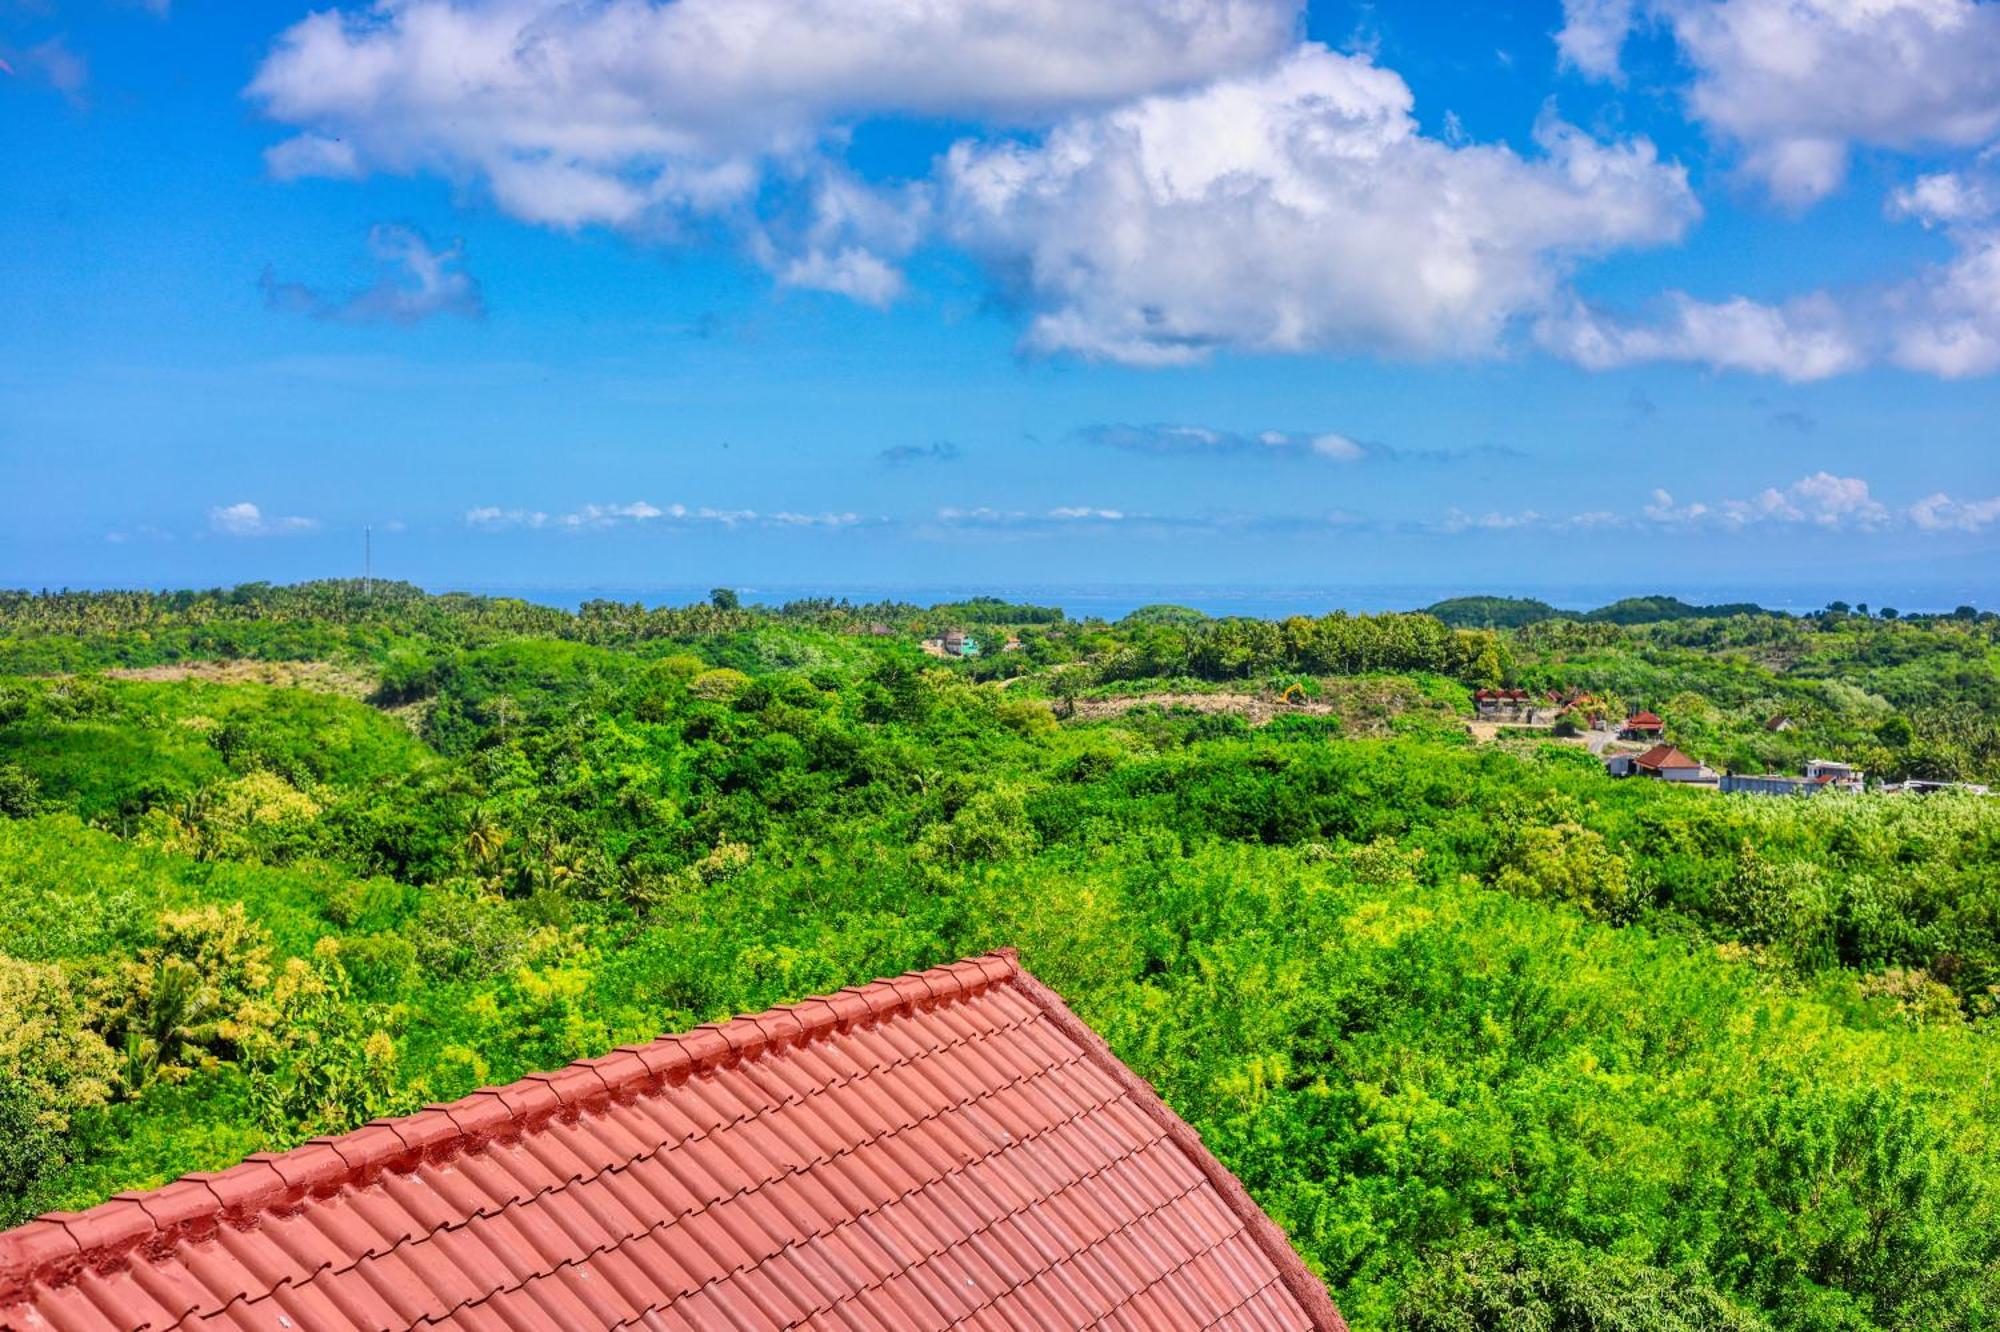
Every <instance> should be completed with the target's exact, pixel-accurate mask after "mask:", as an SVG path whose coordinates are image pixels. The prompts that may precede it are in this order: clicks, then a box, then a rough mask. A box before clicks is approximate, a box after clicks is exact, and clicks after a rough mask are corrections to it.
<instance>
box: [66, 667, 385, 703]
mask: <svg viewBox="0 0 2000 1332" xmlns="http://www.w3.org/2000/svg"><path fill="white" fill-rule="evenodd" d="M103 674H104V676H105V678H107V679H111V680H150V681H154V682H156V683H163V684H165V683H172V682H174V681H177V680H199V681H202V682H203V683H206V684H261V685H272V686H275V687H276V688H279V689H313V690H317V691H318V692H320V693H323V694H341V695H344V696H345V697H347V698H366V697H368V696H369V695H370V694H372V693H374V692H375V677H374V676H372V675H370V674H369V673H368V672H367V671H364V670H361V669H360V668H358V667H354V666H336V665H334V664H333V663H332V662H329V661H245V660H240V659H237V660H228V661H176V662H169V663H166V664H164V665H160V666H131V667H124V668H120V669H117V670H109V671H105V672H104V673H103Z"/></svg>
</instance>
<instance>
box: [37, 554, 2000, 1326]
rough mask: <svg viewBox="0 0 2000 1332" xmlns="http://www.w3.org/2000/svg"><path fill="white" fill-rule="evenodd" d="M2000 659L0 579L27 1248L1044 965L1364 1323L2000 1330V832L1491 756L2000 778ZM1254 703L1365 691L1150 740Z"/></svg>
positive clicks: (1825, 621)
mask: <svg viewBox="0 0 2000 1332" xmlns="http://www.w3.org/2000/svg"><path fill="white" fill-rule="evenodd" d="M952 624H964V625H968V626H970V625H980V626H986V625H994V626H1001V627H1004V628H1005V629H1007V630H1008V631H1009V632H1010V633H1012V634H1013V635H1016V636H1018V639H1019V643H1020V648H1019V650H1018V651H1014V652H1005V653H999V652H994V653H989V655H987V656H985V657H981V658H979V659H977V660H974V661H966V662H942V661H938V660H936V659H933V658H930V657H927V656H925V655H924V654H923V653H922V652H921V651H920V650H919V648H918V646H917V640H918V639H919V638H920V637H922V636H924V635H925V634H928V633H931V632H934V631H936V630H937V629H940V628H943V627H949V626H950V625H952ZM981 637H982V638H983V639H987V640H989V641H990V640H992V639H995V638H998V637H1001V636H1000V635H991V634H984V633H982V635H981ZM1996 661H2000V657H1997V656H1996V627H1995V625H1994V624H1993V623H1992V622H1991V621H1982V620H1980V619H1979V618H1978V617H1971V618H1965V617H1960V618H1952V617H1942V618H1939V619H1935V620H1926V621H1921V622H1909V621H1897V622H1888V621H1884V620H1881V619H1880V618H1878V617H1874V616H1869V617H1862V616H1860V615H1858V614H1855V613H1851V612H1835V613H1829V614H1827V615H1823V616H1816V617H1809V618H1805V619H1789V618H1784V617H1772V616H1762V615H1758V616H1750V615H1733V616H1730V617H1728V618H1724V619H1679V618H1676V619H1671V620H1667V621H1664V622H1659V623H1649V624H1644V625H1635V626H1626V625H1621V624H1618V623H1613V622H1608V621H1598V622H1587V623H1586V622H1580V621H1576V620H1551V621H1546V622H1540V623H1536V624H1534V625H1532V626H1530V627H1526V628H1521V629H1518V630H1505V631H1494V630H1489V629H1485V628H1474V629H1456V630H1455V629H1453V628H1451V627H1449V626H1447V625H1445V624H1443V623H1442V622H1440V621H1439V620H1438V619H1436V618H1434V617H1431V616H1425V615H1407V616H1378V617H1346V616H1335V617H1327V618H1325V619H1319V620H1303V619H1301V620H1291V621H1285V622H1283V623H1276V624H1274V623H1268V622H1261V621H1237V620H1213V619H1210V618H1208V617H1205V616H1201V615H1199V614H1197V613H1194V612H1186V611H1182V610H1179V609H1177V608H1171V607H1156V608H1149V609H1148V611H1147V612H1146V613H1143V614H1141V615H1139V616H1135V617H1133V619H1132V620H1131V621H1129V622H1126V623H1123V624H1119V625H1105V624H1097V623H1088V624H1076V623H1071V622H1069V621H1067V620H1066V619H1064V618H1063V617H1062V616H1061V614H1060V613H1059V612H1055V611H1052V610H1048V609H1045V608H1021V609H1020V610H1019V611H1018V612H1017V613H1014V614H1009V613H1008V611H1007V608H1005V607H1004V606H1001V605H998V604H996V603H991V602H979V603H968V604H966V605H963V606H958V607H943V608H930V609H923V608H918V607H912V606H896V605H882V606H866V607H862V606H849V605H846V604H844V603H834V602H812V603H801V604H798V605H794V606H791V607H787V608H784V609H782V610H778V611H765V610H758V609H755V608H745V607H743V606H741V605H739V604H736V602H735V599H734V598H731V597H727V596H723V595H720V594H719V595H718V596H717V597H716V598H714V600H713V601H712V602H711V603H710V604H707V605H703V606H696V607H686V608H678V609H668V610H645V609H642V608H639V607H633V606H621V605H615V604H611V603H599V604H594V605H591V606H586V607H585V608H583V610H582V611H581V612H580V613H578V614H575V615H571V614H567V613H564V612H560V611H555V610H550V609H547V608H542V607H533V606H528V605H525V604H523V603H518V602H506V601H489V600H482V599H475V598H463V597H428V596H425V595H423V594H421V593H419V592H417V591H415V590H414V589H409V588H403V587H395V586H390V587H380V586H378V587H376V588H374V589H369V590H367V591H366V592H364V590H363V589H361V588H359V587H357V586H355V585H352V584H321V585H311V586H307V587H303V588H296V589H289V588H263V587H257V588H245V589H237V590H235V591H232V592H226V593H201V594H193V593H191V594H172V595H150V594H93V595H77V596H67V595H65V596H50V597H35V596H26V595H20V596H15V597H11V598H7V597H0V673H3V674H0V921H4V922H5V923H4V924H0V1222H11V1221H15V1220H19V1219H21V1218H22V1217H24V1216H26V1215H29V1214H31V1213H33V1212H34V1211H37V1210H41V1209H45V1208H51V1207H58V1206H82V1205H87V1204H89V1203H91V1202H94V1201H96V1200H98V1199H101V1198H103V1197H105V1196H107V1195H108V1194H109V1193H111V1192H113V1191H115V1190H119V1189H124V1188H130V1187H143V1186H148V1185H152V1184H157V1183H159V1182H162V1181H163V1180H165V1179H167V1178H169V1177H171V1176H173V1175H174V1174H176V1173H179V1172H182V1171H185V1170H191V1169H200V1168H208V1167H215V1166H219V1165H222V1164H225V1163H227V1162H229V1161H232V1160H234V1159H236V1158H238V1157H240V1156H242V1155H243V1154H245V1153H247V1152H251V1151H255V1150H260V1149H263V1148H268V1147H279V1146H286V1145H290V1144H292V1143H295V1142H297V1141H300V1140H302V1139H303V1138H305V1137H307V1136H310V1135H312V1134H314V1133H319V1132H325V1131H332V1130H338V1129H342V1128H345V1127H349V1126H351V1125H353V1124H355V1123H358V1122H361V1121H363V1120H366V1119H368V1118H371V1117H373V1116H377V1115H381V1114H392V1113H398V1112H401V1111H404V1110H407V1109H410V1108H412V1107H414V1106H416V1105H418V1104H421V1103H422V1102H424V1101H428V1100H435V1099H442V1098H449V1097H453V1096H456V1095H459V1094H461V1093H463V1092H465V1091H467V1090H470V1089H471V1088H473V1087H475V1086H478V1085H481V1084H483V1083H488V1082H494V1081H500V1080H505V1079H511V1078H514V1077H517V1076H520V1075H521V1074H524V1073H527V1072H530V1071H533V1070H535V1069H539V1068H545V1067H549V1066H551V1065H554V1064H558V1063H561V1062H563V1061H565V1060H568V1059H571V1058H575V1057H578V1056H582V1055H588V1054H595V1053H599V1052H601V1051H603V1050H604V1049H606V1048H608V1047H610V1046H612V1045H615V1044H618V1043H620V1042H623V1041H629V1040H638V1039H644V1038H646V1037H649V1036H651V1035H653V1034H656V1033H657V1032H659V1031H662V1030H666V1029H671V1028H680V1027H685V1026H688V1025H692V1024H694V1023H698V1022H701V1021H705V1020H709V1019H712V1018H714V1017H716V1016H719V1015H721V1014H724V1013H727V1012H731V1011H740V1010H743V1009H749V1008H756V1007H761V1006H763V1005H765V1004H770V1003H776V1002H781V1001H784V1000H787V999H795V998H798V997H800V996H802V995H805V994H808V993H813V992H817V991H825V990H829V989H834V988H838V987H840V986H842V985H846V984H850V983H853V982H855V981H857V980H860V979H865V978H867V977H870V976H874V975H878V974H885V973H891V972H895V971H900V970H903V969H905V968H909V967H915V966H922V965H928V964H932V963H936V962H939V961H944V960H948V959H950V958H952V957H955V956H958V955H962V954H965V953H969V952H973V951H977V950H980V949H985V948H990V947H994V946H997V945H1000V944H1008V943H1011V944H1014V945H1017V946H1018V947H1019V948H1020V949H1021V950H1022V954H1023V957H1024V960H1025V961H1026V962H1027V963H1028V964H1029V965H1030V966H1031V967H1033V968H1034V969H1035V970H1036V972H1037V973H1038V974H1039V975H1041V976H1042V977H1043V978H1044V979H1046V980H1047V981H1049V982H1050V983H1051V984H1052V985H1054V986H1055V987H1056V988H1057V989H1059V990H1060V991H1061V992H1062V993H1064V995H1065V996H1066V997H1068V998H1069V1000H1070V1001H1071V1003H1072V1004H1073V1006H1075V1007H1076V1008H1077V1009H1078V1011H1079V1012H1080V1013H1081V1014H1082V1015H1083V1016H1084V1017H1085V1018H1086V1019H1087V1020H1088V1021H1090V1022H1091V1023H1092V1024H1093V1025H1095V1026H1096V1027H1097V1028H1098V1029H1099V1030H1100V1031H1102V1032H1103V1033H1104V1034H1105V1035H1106V1037H1107V1038H1108V1039H1109V1040H1110V1041H1111V1043H1112V1044H1113V1046H1114V1047H1115V1048H1116V1049H1117V1050H1118V1052H1119V1053H1120V1055H1121V1056H1122V1057H1124V1058H1125V1059H1126V1060H1127V1061H1128V1062H1129V1063H1131V1064H1132V1065H1133V1066H1134V1067H1135V1068H1136V1069H1137V1070H1138V1071H1139V1072H1140V1073H1142V1074H1143V1075H1144V1076H1146V1077H1148V1078H1149V1079H1151V1080H1153V1081H1154V1082H1155V1083H1157V1084H1158V1085H1159V1086H1160V1088H1161V1089H1162V1091H1163V1093H1164V1094H1165V1095H1166V1096H1167V1098H1168V1099H1169V1101H1170V1102H1172V1103H1173V1104H1174V1106H1175V1107H1176V1108H1177V1109H1179V1110H1180V1111H1181V1112H1182V1113H1183V1114H1184V1115H1186V1116H1187V1117H1188V1118H1189V1119H1190V1120H1191V1121H1192V1122H1194V1123H1195V1125H1196V1126H1197V1127H1198V1128H1199V1129H1200V1130H1201V1132H1202V1134H1203V1136H1204V1137H1205V1138H1206V1139H1207V1141H1208V1142H1209V1143H1210V1145H1211V1146H1212V1147H1214V1149H1215V1150H1216V1151H1217V1153H1218V1154H1219V1155H1220V1156H1221V1157H1222V1159H1223V1160H1224V1161H1225V1162H1226V1163H1227V1164H1228V1165H1229V1166H1230V1167H1231V1168H1232V1169H1234V1170H1235V1171H1236V1172H1237V1173H1238V1174H1239V1175H1240V1176H1241V1177H1242V1178H1243V1179H1244V1181H1245V1183H1246V1184H1247V1185H1248V1186H1249V1188H1250V1189H1251V1191H1252V1193H1253V1194H1254V1195H1255V1196H1256V1197H1257V1198H1258V1200H1259V1201H1260V1202H1261V1203H1262V1204H1263V1205H1264V1206H1265V1207H1266V1208H1267V1209H1268V1210H1270V1211H1271V1213H1272V1214H1273V1215H1274V1216H1275V1217H1276V1218H1277V1219H1278V1220H1279V1221H1280V1223H1281V1224H1283V1225H1284V1226H1285V1227H1286V1228H1287V1229H1288V1230H1289V1231H1290V1233H1291V1235H1292V1236H1293V1239H1294V1241H1295V1242H1296V1243H1297V1244H1298V1246H1299V1248H1300V1250H1301V1252H1303V1253H1304V1254H1305V1256H1306V1257H1307V1259H1308V1261H1309V1262H1311V1263H1312V1264H1313V1265H1314V1267H1315V1268H1316V1269H1317V1270H1319V1271H1320V1272H1322V1273H1323V1274H1325V1276H1326V1277H1327V1278H1328V1280H1329V1282H1330V1283H1331V1285H1332V1287H1333V1289H1334V1293H1335V1296H1336V1299H1337V1300H1338V1302H1339V1303H1340V1304H1341V1307H1342V1308H1343V1310H1344V1311H1345V1312H1346V1313H1347V1314H1348V1316H1349V1318H1350V1319H1351V1321H1352V1322H1353V1323H1354V1325H1355V1326H1356V1327H1357V1328H1359V1329H1390V1328H1395V1329H1401V1330H1402V1332H1446V1330H1450V1332H1460V1330H1467V1329H1510V1330H1511V1329H1517V1328H1520V1329H1529V1328H1532V1329H1551V1330H1557V1329H1561V1330H1568V1329H1592V1330H1593V1332H1599V1330H1603V1329H1669V1330H1673V1329H1704V1330H1708V1329H1732V1330H1733V1329H1743V1330H1756V1329H1768V1330H1770V1332H1777V1330H1780V1329H1782V1330H1784V1332H1793V1330H1798V1332H1806V1330H1808V1329H1810V1330H1813V1332H1820V1330H1834V1329H1840V1330H1852V1332H1859V1330H1861V1329H1874V1328H1894V1329H1911V1330H1915V1329H1967V1330H1970V1329H1980V1328H1990V1327H1995V1326H2000V1136H1996V1132H1995V1130H1996V1127H2000V1113H1997V1112H1996V1110H1995V1106H1996V1105H2000V1085H1996V1084H2000V1077H1996V1075H2000V1047H1996V1044H1995V1039H1996V1034H2000V1012H1996V1009H2000V800H1988V799H1982V798H1979V797H1975V796H1970V795H1952V794H1946V795H1938V796H1932V797H1923V798H1919V797H1910V796H1879V795H1870V796H1865V797H1855V798H1847V799H1841V798H1837V797H1822V798H1816V799H1812V800H1776V799H1758V798H1754V797H1722V796H1718V795H1716V794H1714V793H1712V792H1702V791H1691V790H1677V789H1670V788H1667V787H1665V786H1663V785H1661V784H1655V783H1646V782H1622V783H1619V782H1611V781H1609V780H1607V779H1606V778H1605V777H1604V775H1603V773H1602V770H1601V768H1600V767H1599V765H1598V763H1597V762H1596V760H1595V759H1594V758H1593V757H1591V756H1590V755H1588V754H1587V753H1584V752H1582V751H1581V750H1579V749H1577V748H1575V747H1572V746H1565V745H1561V744H1557V743H1553V742H1548V741H1546V740H1542V739H1533V738H1530V739H1524V740H1519V741H1508V742H1505V743H1501V744H1487V745H1476V744H1474V743H1472V742H1471V740H1470V739H1469V738H1468V736H1467V734H1466V732H1465V728H1464V726H1463V724H1462V719H1463V718H1464V717H1469V716H1470V714H1471V707H1470V701H1469V690H1470V689H1471V688H1472V687H1475V686H1478V685H1482V684H1499V683H1507V684H1515V683H1519V684H1523V685H1525V686H1528V687H1531V688H1533V689H1535V690H1537V691H1540V690H1542V689H1545V688H1547V689H1563V690H1574V689H1589V690H1591V691H1593V692H1594V693H1595V694H1596V695H1598V696H1599V698H1600V699H1602V700H1603V706H1605V707H1607V708H1610V707H1614V706H1621V707H1622V706H1626V705H1632V706H1638V705H1646V706H1654V707H1657V708H1659V709H1660V710H1661V711H1662V712H1663V713H1665V715H1667V716H1668V718H1669V721H1670V724H1671V725H1672V726H1673V727H1674V728H1675V731H1676V733H1677V738H1680V739H1683V740H1684V741H1685V742H1686V743H1688V744H1689V745H1690V746H1694V745H1700V746H1703V747H1704V748H1705V749H1707V750H1713V751H1716V752H1717V753H1718V754H1720V753H1721V752H1723V751H1730V750H1731V749H1732V747H1738V748H1741V749H1742V750H1743V751H1744V752H1743V755H1742V756H1743V757H1745V758H1746V759H1749V760H1753V761H1757V762H1759V763H1763V762H1767V761H1768V762H1772V763H1781V762H1790V761H1792V760H1793V759H1795V758H1797V757H1798V756H1799V755H1800V754H1803V753H1804V752H1806V750H1807V749H1808V748H1810V749H1811V750H1812V751H1813V752H1816V753H1823V754H1825V755H1827V756H1829V757H1849V758H1853V759H1856V760H1857V761H1865V762H1867V763H1869V764H1871V765H1872V766H1873V767H1874V768H1875V769H1876V770H1878V771H1883V772H1891V773H1893V772H1896V771H1917V770H1919V769H1921V770H1924V771H1939V772H1945V771H1949V772H1950V773H1951V774H1952V775H1956V776H1967V777H1978V776H1990V775H1993V774H1994V773H1995V772H1996V771H2000V750H1996V747H1995V743H1994V719H1995V717H1996V715H2000V670H1996ZM245 663H266V664H267V665H266V666H264V667H260V668H256V669H253V668H251V667H250V666H248V665H246V664H245ZM1217 690H1231V691H1236V692H1237V693H1256V694H1259V695H1262V696H1276V697H1297V698H1301V699H1304V700H1306V701H1307V702H1308V703H1312V704H1315V705H1316V706H1312V707H1307V706H1304V705H1301V706H1299V707H1297V708H1295V709H1294V710H1292V711H1280V712H1279V713H1278V714H1277V715H1276V718H1275V720H1271V721H1269V722H1268V724H1264V725H1252V724H1251V722H1250V721H1249V720H1247V719H1246V717H1244V716H1242V715H1237V714H1236V713H1234V712H1231V711H1227V710H1224V711H1214V712H1204V711H1201V710H1199V709H1197V708H1193V707H1189V706H1184V705H1175V704H1173V703H1171V702H1169V703H1167V704H1166V705H1164V706H1163V705H1162V704H1161V703H1158V702H1151V701H1148V700H1151V699H1156V698H1157V699H1173V698H1180V697H1182V696H1184V695H1185V696H1193V697H1200V696H1203V693H1202V691H1217ZM1232 696H1233V695H1232ZM1088 699H1096V700H1104V699H1115V700H1118V701H1119V702H1120V705H1121V707H1126V705H1130V706H1129V707H1127V708H1126V710H1123V711H1118V712H1113V713H1091V712H1089V710H1088V709H1082V708H1080V704H1081V703H1082V701H1083V700H1088ZM1779 712H1783V713H1785V714H1786V715H1787V716H1788V718H1789V719H1790V720H1791V722H1792V723H1793V725H1792V726H1791V727H1790V728H1789V729H1786V730H1784V731H1772V730H1769V729H1767V723H1768V721H1769V719H1770V718H1771V717H1772V716H1774V715H1776V714H1777V713H1779ZM1064 718H1068V719H1067V720H1065V719H1064ZM1760 747H1762V749H1761V750H1760ZM1763 751H1768V752H1763Z"/></svg>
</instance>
